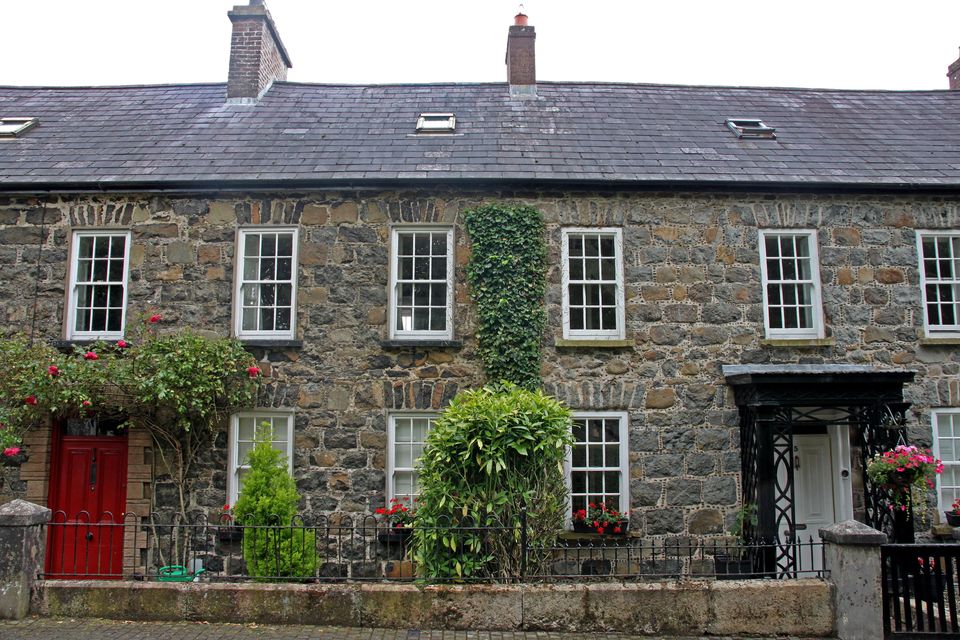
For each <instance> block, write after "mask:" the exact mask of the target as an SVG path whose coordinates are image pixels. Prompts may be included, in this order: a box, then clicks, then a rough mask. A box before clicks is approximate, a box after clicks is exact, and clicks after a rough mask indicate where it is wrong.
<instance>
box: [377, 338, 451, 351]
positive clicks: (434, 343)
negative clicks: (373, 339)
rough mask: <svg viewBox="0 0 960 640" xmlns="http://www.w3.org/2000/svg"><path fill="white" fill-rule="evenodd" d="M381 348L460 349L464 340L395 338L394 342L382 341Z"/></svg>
mask: <svg viewBox="0 0 960 640" xmlns="http://www.w3.org/2000/svg"><path fill="white" fill-rule="evenodd" d="M380 347H381V348H383V349H410V348H413V349H416V348H418V347H419V348H426V347H433V348H438V349H460V348H461V347H463V340H437V339H424V340H417V339H415V338H395V339H393V340H381V341H380Z"/></svg>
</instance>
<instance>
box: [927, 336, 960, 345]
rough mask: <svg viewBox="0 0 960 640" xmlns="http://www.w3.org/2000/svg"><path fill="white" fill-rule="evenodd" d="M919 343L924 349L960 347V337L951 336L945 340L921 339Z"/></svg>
mask: <svg viewBox="0 0 960 640" xmlns="http://www.w3.org/2000/svg"><path fill="white" fill-rule="evenodd" d="M917 343H918V344H920V345H922V346H924V347H938V346H943V347H952V346H957V345H960V336H950V337H949V338H948V337H943V338H920V339H919V340H917Z"/></svg>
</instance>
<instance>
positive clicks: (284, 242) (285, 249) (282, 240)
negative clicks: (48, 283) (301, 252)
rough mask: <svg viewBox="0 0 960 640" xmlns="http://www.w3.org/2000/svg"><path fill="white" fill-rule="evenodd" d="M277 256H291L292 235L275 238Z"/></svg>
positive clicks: (286, 234) (287, 234)
mask: <svg viewBox="0 0 960 640" xmlns="http://www.w3.org/2000/svg"><path fill="white" fill-rule="evenodd" d="M277 255H278V256H293V234H292V233H285V234H283V235H281V236H279V237H278V238H277Z"/></svg>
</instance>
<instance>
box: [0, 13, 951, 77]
mask: <svg viewBox="0 0 960 640" xmlns="http://www.w3.org/2000/svg"><path fill="white" fill-rule="evenodd" d="M266 2H267V6H268V8H269V9H270V12H271V13H272V14H273V17H274V21H275V22H276V24H277V28H278V29H279V31H280V35H281V37H282V39H283V42H284V44H285V45H286V47H287V51H288V52H289V54H290V57H291V60H292V62H293V68H292V69H291V70H290V72H289V76H288V80H292V81H296V82H320V83H322V82H332V83H397V82H489V81H493V82H501V81H503V80H504V79H505V71H504V66H503V56H504V49H505V46H506V36H507V27H508V26H509V25H510V24H511V23H512V22H513V15H514V14H515V13H516V12H517V9H518V7H519V4H518V2H516V1H515V0H473V1H472V2H469V1H466V0H443V1H441V0H266ZM0 3H2V11H0V16H2V20H3V27H2V35H0V60H3V63H2V64H0V85H25V86H26V85H29V86H33V85H105V84H106V85H113V84H159V83H186V82H223V81H225V80H226V76H227V59H228V54H229V43H230V21H229V20H228V19H227V15H226V14H227V11H228V10H229V9H230V8H231V7H232V6H233V5H234V4H246V0H236V1H234V0H0ZM524 5H525V12H526V13H527V14H528V15H529V16H530V24H532V25H534V26H535V27H536V29H537V78H538V80H594V81H611V82H653V83H671V84H718V85H741V86H744V85H750V86H799V87H830V88H848V89H946V88H947V80H946V68H947V65H948V64H949V63H951V62H953V61H954V60H956V59H957V57H958V45H960V0H913V1H912V2H907V1H906V0H830V1H828V0H804V1H802V2H801V1H798V0H790V1H785V0H779V1H778V0H765V1H762V2H758V1H737V0H729V1H726V2H723V1H720V0H606V1H603V0H594V1H593V2H584V1H581V2H574V1H573V0H527V1H526V2H525V3H524Z"/></svg>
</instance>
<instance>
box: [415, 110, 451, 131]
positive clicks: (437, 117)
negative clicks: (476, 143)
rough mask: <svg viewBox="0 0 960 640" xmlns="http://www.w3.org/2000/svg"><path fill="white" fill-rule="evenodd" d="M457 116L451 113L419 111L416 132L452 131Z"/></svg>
mask: <svg viewBox="0 0 960 640" xmlns="http://www.w3.org/2000/svg"><path fill="white" fill-rule="evenodd" d="M456 128H457V117H456V116H455V115H453V114H452V113H421V114H420V117H419V118H417V133H453V131H454V129H456Z"/></svg>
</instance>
